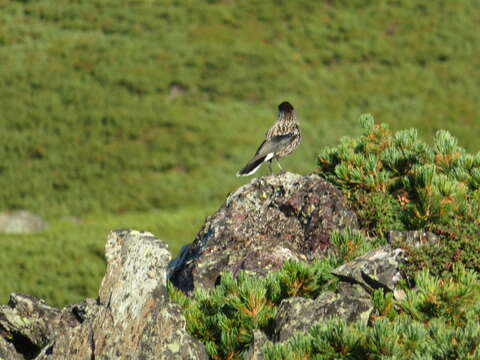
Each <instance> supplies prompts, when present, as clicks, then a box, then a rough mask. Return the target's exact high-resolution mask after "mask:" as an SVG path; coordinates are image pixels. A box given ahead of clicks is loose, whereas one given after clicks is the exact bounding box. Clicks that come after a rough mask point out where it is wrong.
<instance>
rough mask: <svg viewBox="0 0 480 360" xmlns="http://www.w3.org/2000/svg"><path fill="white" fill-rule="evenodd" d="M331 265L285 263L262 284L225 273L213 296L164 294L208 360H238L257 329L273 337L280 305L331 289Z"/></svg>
mask: <svg viewBox="0 0 480 360" xmlns="http://www.w3.org/2000/svg"><path fill="white" fill-rule="evenodd" d="M335 263H336V259H334V258H328V259H325V260H322V261H316V262H314V263H313V264H310V265H307V264H305V263H300V262H295V261H287V262H285V264H284V265H283V266H282V268H281V269H280V270H279V271H278V272H276V273H272V274H270V275H268V276H267V277H263V278H262V277H254V276H250V275H247V274H246V273H245V272H240V273H239V275H238V276H237V277H236V278H234V277H233V276H232V274H231V273H223V274H222V277H221V281H220V284H219V285H218V286H216V287H215V288H214V289H213V290H203V289H196V290H195V291H194V293H193V295H192V296H191V297H187V296H186V295H184V294H183V293H182V292H181V291H179V290H177V289H176V288H175V287H174V286H173V285H169V287H168V289H169V294H170V297H171V298H172V299H173V300H174V301H176V302H177V303H179V304H180V305H181V306H182V307H183V309H184V315H185V318H186V320H187V329H188V331H189V332H190V334H192V335H193V336H195V337H196V338H198V339H200V340H201V341H202V342H203V343H204V344H205V346H206V349H207V352H208V354H209V355H210V357H211V358H214V359H217V358H218V359H232V358H235V359H236V358H240V357H241V355H242V354H244V353H245V352H246V350H248V347H249V346H250V344H251V342H252V340H253V337H252V336H253V331H254V330H255V329H261V330H263V331H265V332H271V330H272V329H271V326H272V321H273V318H274V317H275V314H276V311H277V307H278V305H279V304H280V302H281V301H282V299H284V298H286V297H290V296H304V297H315V296H317V295H318V294H319V293H320V292H321V291H323V290H326V289H332V288H333V287H334V286H335V283H336V280H335V279H334V277H333V276H332V275H331V271H332V270H333V268H334V264H335Z"/></svg>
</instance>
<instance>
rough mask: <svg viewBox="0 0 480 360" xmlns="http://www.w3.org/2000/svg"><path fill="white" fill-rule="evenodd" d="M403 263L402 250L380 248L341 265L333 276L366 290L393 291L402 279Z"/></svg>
mask: <svg viewBox="0 0 480 360" xmlns="http://www.w3.org/2000/svg"><path fill="white" fill-rule="evenodd" d="M404 262H405V255H404V251H403V250H402V249H392V248H390V247H381V248H378V249H375V250H371V251H369V252H368V253H366V254H364V255H362V256H359V257H357V258H356V259H354V260H352V261H350V262H348V263H345V264H343V265H341V266H340V267H338V268H337V269H335V270H334V271H333V274H334V275H335V276H337V277H339V278H340V279H341V280H343V281H346V282H351V283H357V284H360V285H361V286H363V287H364V288H365V289H368V290H375V289H378V288H383V289H385V290H386V291H393V290H394V288H395V285H396V284H397V283H398V281H399V280H400V279H401V278H402V274H401V273H400V265H401V264H402V263H404Z"/></svg>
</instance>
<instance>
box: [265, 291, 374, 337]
mask: <svg viewBox="0 0 480 360" xmlns="http://www.w3.org/2000/svg"><path fill="white" fill-rule="evenodd" d="M372 310H373V302H372V300H371V297H370V295H369V294H368V292H367V291H365V289H363V288H362V287H361V286H360V285H356V284H348V283H345V284H342V285H341V286H339V288H338V291H337V292H331V291H328V292H326V293H323V294H321V295H320V296H319V297H318V298H316V299H315V300H311V299H306V298H301V297H292V298H288V299H285V300H283V301H282V302H281V303H280V307H279V309H278V312H277V315H276V317H275V332H274V339H273V340H274V341H285V340H287V339H288V338H289V337H291V336H292V335H293V334H294V333H296V332H298V331H301V332H307V331H308V330H309V329H310V328H311V327H312V326H313V325H314V324H315V323H316V322H318V321H323V320H326V319H329V318H333V317H336V318H341V319H344V320H345V321H347V322H352V321H357V320H362V321H364V322H365V323H366V322H367V321H368V318H369V316H370V313H371V312H372Z"/></svg>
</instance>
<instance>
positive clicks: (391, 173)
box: [318, 115, 480, 273]
mask: <svg viewBox="0 0 480 360" xmlns="http://www.w3.org/2000/svg"><path fill="white" fill-rule="evenodd" d="M360 121H361V124H362V127H363V129H364V132H363V135H362V136H360V137H358V138H343V139H342V141H341V143H340V145H338V146H336V147H331V148H326V149H325V150H323V151H322V152H321V153H320V155H319V159H318V164H319V173H320V175H322V176H323V177H325V178H326V179H327V180H329V181H331V182H333V183H335V184H336V185H337V186H338V187H339V188H340V189H341V190H342V192H343V193H344V194H345V196H346V198H347V199H348V201H349V203H350V205H351V207H352V208H353V209H354V210H355V211H356V213H357V215H358V216H359V220H360V224H361V226H362V227H363V228H364V229H365V230H366V231H367V232H368V233H370V234H371V235H373V236H379V237H380V236H383V234H384V232H385V231H387V230H416V229H425V230H429V231H433V232H435V233H437V234H439V235H440V237H441V244H428V245H426V246H425V247H422V248H421V249H415V248H408V251H409V253H410V255H411V256H410V257H409V258H410V264H409V265H408V268H409V269H410V270H411V271H412V272H413V271H415V270H417V269H421V268H423V267H428V268H429V269H430V270H431V271H432V273H441V272H443V271H449V270H451V268H452V266H453V264H454V263H455V262H457V261H460V262H462V263H463V264H465V265H466V266H467V267H469V268H473V269H477V270H480V259H479V258H478V256H476V255H475V254H478V251H480V233H479V232H478V226H479V225H480V205H479V199H480V187H479V182H478V174H479V173H480V153H477V154H476V155H471V154H468V153H467V152H466V151H465V150H464V149H463V148H461V147H459V146H458V145H457V140H456V139H455V138H454V137H452V136H451V135H450V134H449V133H448V132H447V131H444V130H440V131H438V132H437V133H436V135H435V137H434V139H433V144H432V145H428V144H426V143H425V142H423V141H421V140H419V139H418V136H417V131H416V130H415V129H409V130H402V131H398V132H396V133H392V132H391V131H390V130H389V128H388V126H387V125H386V124H375V122H374V120H373V117H372V116H371V115H363V116H362V117H361V118H360ZM404 246H406V247H407V245H406V244H404Z"/></svg>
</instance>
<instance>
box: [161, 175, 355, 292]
mask: <svg viewBox="0 0 480 360" xmlns="http://www.w3.org/2000/svg"><path fill="white" fill-rule="evenodd" d="M344 227H351V228H356V227H358V225H357V218H356V216H355V214H354V213H353V212H352V211H350V210H348V209H347V208H346V205H345V201H344V198H343V196H342V194H341V193H340V191H339V190H337V189H336V188H335V187H334V186H333V185H332V184H330V183H328V182H327V181H325V180H323V179H322V178H321V177H319V176H318V175H314V174H313V175H306V176H301V175H297V174H292V173H283V174H279V175H272V176H264V177H260V178H256V179H254V180H252V181H251V182H250V183H249V184H247V185H244V186H242V187H241V188H239V189H238V190H237V191H235V192H234V193H233V194H231V195H230V196H229V197H228V198H227V200H226V201H225V203H224V204H223V206H222V207H221V208H220V209H219V210H218V211H217V212H216V213H215V214H213V215H212V216H210V217H208V218H207V220H206V222H205V224H204V226H203V228H202V229H201V231H200V232H199V233H198V234H197V236H196V238H195V241H194V242H193V243H192V244H190V245H189V246H188V247H185V248H184V249H183V250H182V252H181V254H180V256H179V258H177V259H176V260H174V261H173V262H172V263H171V265H170V268H169V274H170V276H171V280H172V282H173V283H174V285H175V286H177V287H178V288H179V289H181V290H183V291H185V292H189V291H191V290H193V289H194V288H195V287H203V288H211V287H213V286H214V285H215V283H216V282H217V281H218V280H219V276H220V273H221V272H222V271H231V272H232V273H234V274H236V273H237V272H238V271H240V270H245V271H248V272H250V273H252V274H257V275H265V274H266V273H268V272H270V271H274V270H277V269H278V268H280V267H281V265H282V264H283V262H284V261H285V260H286V259H296V260H303V261H311V260H314V259H317V258H320V257H322V256H324V255H325V254H326V253H327V252H328V251H330V250H331V248H332V245H331V244H330V234H331V232H332V231H333V230H335V229H341V228H344Z"/></svg>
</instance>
